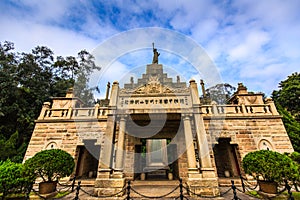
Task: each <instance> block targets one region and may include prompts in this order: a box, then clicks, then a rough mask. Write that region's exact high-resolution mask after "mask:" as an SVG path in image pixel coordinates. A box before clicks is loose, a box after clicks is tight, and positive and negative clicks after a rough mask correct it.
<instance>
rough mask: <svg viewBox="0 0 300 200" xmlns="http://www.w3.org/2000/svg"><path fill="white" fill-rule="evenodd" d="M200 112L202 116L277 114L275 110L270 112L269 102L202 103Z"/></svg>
mask: <svg viewBox="0 0 300 200" xmlns="http://www.w3.org/2000/svg"><path fill="white" fill-rule="evenodd" d="M200 110H201V113H202V114H203V115H204V116H211V115H226V116H239V115H278V113H277V111H276V112H272V109H271V105H269V104H251V105H244V104H242V105H216V104H212V105H202V106H201V107H200Z"/></svg>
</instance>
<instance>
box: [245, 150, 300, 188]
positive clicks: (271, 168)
mask: <svg viewBox="0 0 300 200" xmlns="http://www.w3.org/2000/svg"><path fill="white" fill-rule="evenodd" d="M242 166H243V169H244V171H245V173H246V174H249V175H251V176H253V177H254V178H255V179H256V180H257V181H258V184H259V186H260V190H261V191H263V192H266V193H276V192H277V186H278V183H281V182H285V181H288V180H294V179H295V177H297V176H298V166H297V164H296V163H294V161H293V160H292V159H291V158H289V157H288V156H287V155H284V154H280V153H278V152H275V151H269V150H260V151H254V152H250V153H248V154H247V155H246V156H245V157H244V158H243V161H242Z"/></svg>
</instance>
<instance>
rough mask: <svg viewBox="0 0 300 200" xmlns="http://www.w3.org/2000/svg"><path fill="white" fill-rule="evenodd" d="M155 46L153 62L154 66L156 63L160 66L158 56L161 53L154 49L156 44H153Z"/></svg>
mask: <svg viewBox="0 0 300 200" xmlns="http://www.w3.org/2000/svg"><path fill="white" fill-rule="evenodd" d="M152 46H153V60H152V64H154V63H156V64H158V56H159V55H160V53H158V52H157V49H155V48H154V42H153V43H152Z"/></svg>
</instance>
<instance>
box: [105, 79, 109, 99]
mask: <svg viewBox="0 0 300 200" xmlns="http://www.w3.org/2000/svg"><path fill="white" fill-rule="evenodd" d="M109 88H110V82H107V85H106V96H105V99H108V95H109Z"/></svg>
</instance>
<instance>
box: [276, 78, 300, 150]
mask: <svg viewBox="0 0 300 200" xmlns="http://www.w3.org/2000/svg"><path fill="white" fill-rule="evenodd" d="M279 88H280V89H279V90H278V91H276V90H274V91H273V93H272V98H273V100H274V102H275V104H276V107H277V109H278V112H279V113H280V114H281V115H282V121H283V124H284V126H285V129H286V131H287V134H288V136H289V138H290V140H291V142H292V145H293V147H294V150H295V151H297V152H300V123H299V121H300V115H299V113H300V74H299V73H293V74H292V75H290V76H288V78H287V79H286V80H284V81H281V82H280V83H279Z"/></svg>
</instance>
